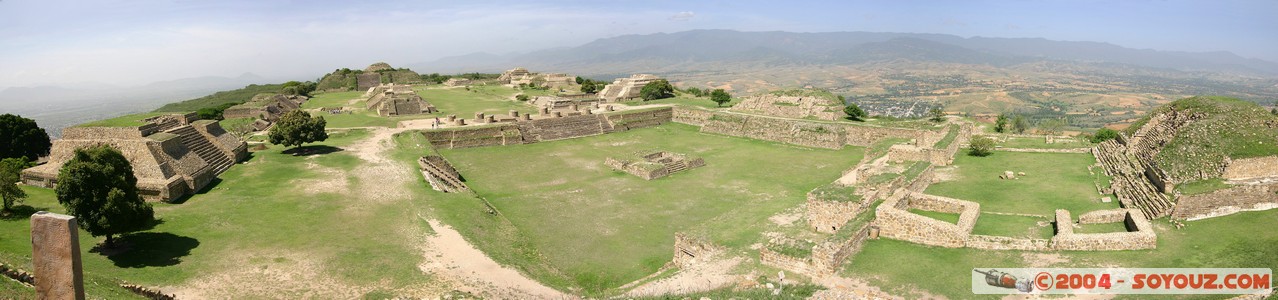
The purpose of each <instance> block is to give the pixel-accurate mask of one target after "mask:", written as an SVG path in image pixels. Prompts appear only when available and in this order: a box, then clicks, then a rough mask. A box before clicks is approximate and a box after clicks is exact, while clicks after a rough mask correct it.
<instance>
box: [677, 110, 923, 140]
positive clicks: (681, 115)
mask: <svg viewBox="0 0 1278 300" xmlns="http://www.w3.org/2000/svg"><path fill="white" fill-rule="evenodd" d="M673 113H674V114H673V118H672V121H674V122H678V123H683V124H689V125H696V126H700V127H701V132H706V133H715V134H722V135H730V136H739V137H745V138H752V139H760V140H766V141H774V142H781V143H787V144H794V145H800V146H807V147H816V148H827V149H841V148H843V146H844V145H852V146H862V147H864V146H870V145H873V144H874V143H875V142H878V141H879V140H882V139H885V138H906V139H918V138H920V137H921V136H922V135H923V134H925V132H926V131H924V130H918V129H907V128H890V127H876V126H863V125H854V124H839V123H824V122H816V121H805V120H796V119H781V118H772V117H764V116H754V115H746V114H736V113H727V112H714V111H709V110H704V109H699V108H690V107H682V106H680V107H675V108H674V111H673Z"/></svg>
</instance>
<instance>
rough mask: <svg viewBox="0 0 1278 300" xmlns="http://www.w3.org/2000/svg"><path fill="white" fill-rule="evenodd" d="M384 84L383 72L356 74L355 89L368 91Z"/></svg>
mask: <svg viewBox="0 0 1278 300" xmlns="http://www.w3.org/2000/svg"><path fill="white" fill-rule="evenodd" d="M380 84H382V74H377V73H372V72H367V73H362V74H359V75H355V90H357V91H367V90H368V89H371V88H373V87H376V86H377V85H380Z"/></svg>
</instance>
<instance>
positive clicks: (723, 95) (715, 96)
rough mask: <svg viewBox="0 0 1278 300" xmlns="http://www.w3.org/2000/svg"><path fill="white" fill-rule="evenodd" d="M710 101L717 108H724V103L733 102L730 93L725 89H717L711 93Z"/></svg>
mask: <svg viewBox="0 0 1278 300" xmlns="http://www.w3.org/2000/svg"><path fill="white" fill-rule="evenodd" d="M698 96H700V95H698ZM710 100H711V101H714V103H715V105H716V106H723V104H724V103H728V102H731V101H732V95H729V94H728V92H726V91H724V90H723V89H715V90H714V91H712V92H710Z"/></svg>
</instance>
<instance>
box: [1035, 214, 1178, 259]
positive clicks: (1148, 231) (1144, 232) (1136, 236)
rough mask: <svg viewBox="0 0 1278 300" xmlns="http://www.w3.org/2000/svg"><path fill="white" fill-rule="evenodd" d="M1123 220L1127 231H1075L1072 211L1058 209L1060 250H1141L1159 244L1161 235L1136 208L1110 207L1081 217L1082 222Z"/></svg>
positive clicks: (1055, 242) (1056, 241) (1055, 244)
mask: <svg viewBox="0 0 1278 300" xmlns="http://www.w3.org/2000/svg"><path fill="white" fill-rule="evenodd" d="M1104 223H1123V225H1124V226H1125V227H1126V228H1127V232H1108V233H1074V221H1073V220H1072V219H1071V218H1070V214H1069V211H1068V210H1064V209H1058V210H1056V235H1055V236H1053V237H1052V249H1056V250H1087V251H1106V250H1140V249H1154V248H1156V247H1158V237H1157V236H1156V235H1155V234H1154V228H1153V227H1151V226H1150V224H1149V220H1148V219H1145V215H1144V214H1143V213H1141V212H1140V211H1138V210H1135V209H1110V210H1098V211H1093V212H1088V213H1085V214H1082V215H1079V216H1078V224H1104Z"/></svg>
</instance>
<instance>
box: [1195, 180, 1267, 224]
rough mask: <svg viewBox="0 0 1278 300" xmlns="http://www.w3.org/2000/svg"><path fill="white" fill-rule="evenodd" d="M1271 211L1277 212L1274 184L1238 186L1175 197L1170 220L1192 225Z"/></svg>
mask: <svg viewBox="0 0 1278 300" xmlns="http://www.w3.org/2000/svg"><path fill="white" fill-rule="evenodd" d="M1273 208H1278V184H1269V185H1240V186H1236V187H1232V188H1227V189H1223V190H1218V191H1214V192H1211V193H1206V194H1199V195H1192V196H1180V197H1177V198H1176V207H1175V208H1173V209H1172V213H1171V217H1172V218H1173V219H1178V220H1190V221H1193V220H1201V219H1206V218H1213V217H1219V216H1225V215H1231V214H1235V213H1239V212H1244V211H1257V210H1266V209H1273Z"/></svg>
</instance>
